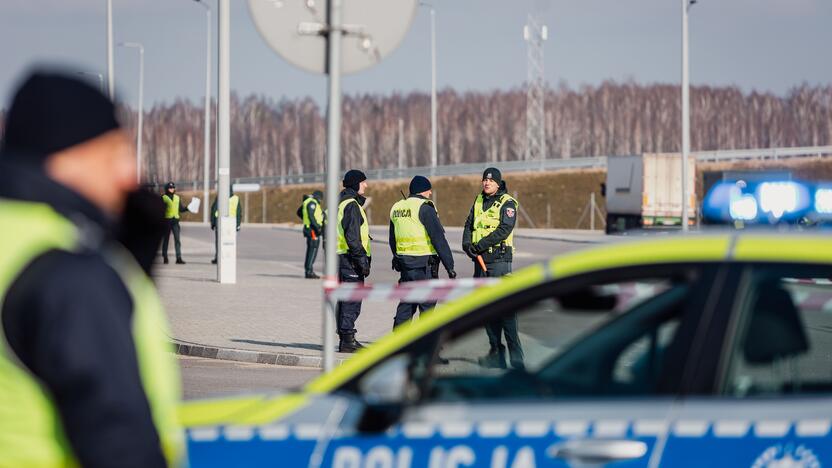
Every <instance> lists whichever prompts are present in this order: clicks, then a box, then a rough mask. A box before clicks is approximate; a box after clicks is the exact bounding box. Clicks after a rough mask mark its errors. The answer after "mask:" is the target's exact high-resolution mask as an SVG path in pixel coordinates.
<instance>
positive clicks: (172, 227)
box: [162, 182, 188, 265]
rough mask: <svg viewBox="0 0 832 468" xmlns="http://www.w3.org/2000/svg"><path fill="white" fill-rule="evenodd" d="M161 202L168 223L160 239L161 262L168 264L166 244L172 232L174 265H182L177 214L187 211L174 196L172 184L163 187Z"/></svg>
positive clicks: (173, 185)
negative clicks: (163, 204) (163, 235)
mask: <svg viewBox="0 0 832 468" xmlns="http://www.w3.org/2000/svg"><path fill="white" fill-rule="evenodd" d="M162 201H163V202H164V203H165V220H166V221H167V223H168V230H167V234H165V237H163V238H162V261H163V262H164V263H165V264H167V263H168V242H169V241H170V233H171V232H173V249H174V251H175V252H176V264H177V265H184V264H185V261H184V260H182V244H181V243H180V242H179V213H182V212H185V211H188V209H187V208H185V206H183V205H182V200H180V199H179V195H177V194H176V185H175V184H174V183H173V182H168V184H167V185H165V193H164V194H162Z"/></svg>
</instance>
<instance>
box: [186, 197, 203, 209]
mask: <svg viewBox="0 0 832 468" xmlns="http://www.w3.org/2000/svg"><path fill="white" fill-rule="evenodd" d="M200 203H201V201H200V199H199V198H197V197H193V198H191V202H190V203H188V211H190V212H191V213H199V205H200Z"/></svg>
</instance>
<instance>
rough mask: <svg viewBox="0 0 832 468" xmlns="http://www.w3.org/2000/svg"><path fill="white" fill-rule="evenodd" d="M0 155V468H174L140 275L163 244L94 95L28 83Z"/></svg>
mask: <svg viewBox="0 0 832 468" xmlns="http://www.w3.org/2000/svg"><path fill="white" fill-rule="evenodd" d="M8 109H9V111H8V114H7V115H6V116H7V119H6V123H5V131H4V140H3V142H2V145H1V146H0V226H3V229H2V230H0V243H2V245H3V249H2V251H0V308H1V309H0V317H2V327H0V343H2V345H0V465H2V466H4V467H5V466H9V467H12V466H15V467H18V466H19V467H58V466H121V467H165V466H179V465H181V464H182V463H183V462H184V460H185V443H184V434H183V431H182V429H181V427H179V423H178V418H177V414H176V411H177V406H178V404H179V398H180V379H179V374H178V365H177V363H176V359H175V357H174V355H173V354H172V352H171V351H172V349H171V346H170V341H169V339H168V337H167V335H166V332H167V330H168V327H167V324H166V320H165V316H164V312H163V310H162V305H161V302H160V300H159V297H158V295H157V293H156V289H155V287H154V285H153V282H152V281H151V280H150V277H149V276H148V275H149V272H150V269H151V268H152V265H153V260H154V258H155V256H156V253H157V252H158V248H159V244H160V242H161V240H162V235H163V233H164V232H165V225H164V217H163V215H164V207H163V205H162V203H161V202H160V200H159V196H158V195H156V194H154V193H151V192H140V191H137V190H136V189H137V182H136V156H135V151H134V149H133V146H132V143H131V138H130V136H129V135H128V133H127V132H126V131H124V130H123V129H122V128H121V127H120V126H119V123H118V121H117V120H116V109H115V106H114V105H113V104H112V102H111V101H110V100H109V99H107V98H106V97H105V96H104V95H103V94H101V92H99V91H98V90H97V88H96V87H93V86H91V85H90V84H87V83H85V82H83V81H80V80H78V79H77V78H75V77H74V76H72V75H70V74H61V73H58V72H52V71H36V72H34V73H33V74H32V75H30V76H29V78H28V79H27V80H26V81H24V82H23V84H22V85H21V86H20V88H18V90H17V91H16V93H15V95H14V97H13V99H12V103H11V106H10V107H9V108H8Z"/></svg>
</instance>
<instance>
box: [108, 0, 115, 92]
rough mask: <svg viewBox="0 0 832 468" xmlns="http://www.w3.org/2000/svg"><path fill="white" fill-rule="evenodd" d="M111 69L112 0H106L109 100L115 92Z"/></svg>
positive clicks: (113, 76)
mask: <svg viewBox="0 0 832 468" xmlns="http://www.w3.org/2000/svg"><path fill="white" fill-rule="evenodd" d="M113 69H114V67H113V0H107V94H108V95H109V96H110V100H111V101H113V100H115V94H116V92H115V86H116V84H115V75H114V71H113Z"/></svg>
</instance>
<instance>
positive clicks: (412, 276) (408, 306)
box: [393, 265, 436, 328]
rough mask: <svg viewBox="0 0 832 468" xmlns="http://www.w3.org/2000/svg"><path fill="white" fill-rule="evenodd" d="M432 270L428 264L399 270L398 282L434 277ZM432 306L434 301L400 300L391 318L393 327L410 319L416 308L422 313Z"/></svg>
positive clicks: (434, 304) (434, 305)
mask: <svg viewBox="0 0 832 468" xmlns="http://www.w3.org/2000/svg"><path fill="white" fill-rule="evenodd" d="M432 270H433V269H432V268H431V266H430V265H426V266H425V267H424V268H413V269H404V270H402V271H401V277H400V278H399V283H406V282H408V281H420V280H427V279H434V278H435V276H433V271H432ZM434 307H436V303H435V302H400V303H399V306H398V307H396V317H395V318H394V319H393V328H396V327H398V326H399V325H401V324H403V323H406V322H408V321H410V319H411V318H413V316H414V315H416V309H417V308H418V309H419V313H424V312H425V311H426V310H428V309H433V308H434Z"/></svg>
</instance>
